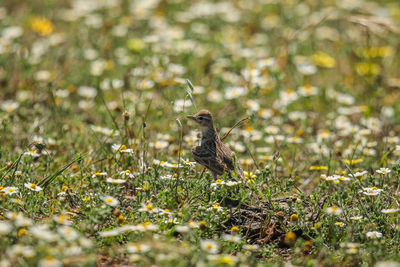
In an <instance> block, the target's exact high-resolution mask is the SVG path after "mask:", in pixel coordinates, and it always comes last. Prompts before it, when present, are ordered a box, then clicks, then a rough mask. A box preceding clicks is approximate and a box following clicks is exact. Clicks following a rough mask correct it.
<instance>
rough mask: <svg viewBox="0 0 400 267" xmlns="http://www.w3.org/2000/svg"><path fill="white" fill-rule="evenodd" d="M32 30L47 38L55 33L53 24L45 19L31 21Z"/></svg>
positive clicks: (38, 18)
mask: <svg viewBox="0 0 400 267" xmlns="http://www.w3.org/2000/svg"><path fill="white" fill-rule="evenodd" d="M30 26H31V29H32V30H33V31H34V32H36V33H38V34H39V35H42V36H47V35H50V34H52V33H53V31H54V25H53V23H52V22H51V21H50V20H48V19H46V18H44V17H34V18H33V19H32V20H31V21H30Z"/></svg>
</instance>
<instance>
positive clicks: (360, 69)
mask: <svg viewBox="0 0 400 267" xmlns="http://www.w3.org/2000/svg"><path fill="white" fill-rule="evenodd" d="M354 69H355V71H356V72H357V74H358V75H360V76H376V75H378V74H379V73H380V72H381V67H380V66H379V65H378V64H375V63H370V62H359V63H356V64H355V65H354Z"/></svg>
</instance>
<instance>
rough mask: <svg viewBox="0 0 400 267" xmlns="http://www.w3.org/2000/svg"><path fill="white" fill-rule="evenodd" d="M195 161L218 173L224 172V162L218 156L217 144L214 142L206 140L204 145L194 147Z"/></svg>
mask: <svg viewBox="0 0 400 267" xmlns="http://www.w3.org/2000/svg"><path fill="white" fill-rule="evenodd" d="M192 153H193V158H194V160H195V161H197V162H198V163H200V164H201V165H203V166H205V167H206V168H208V169H210V170H211V171H212V172H215V173H217V174H218V175H221V174H223V172H224V163H223V162H222V161H221V159H219V158H218V157H217V152H216V145H215V143H214V142H211V141H210V142H206V143H204V144H203V145H202V146H197V147H195V148H193V149H192Z"/></svg>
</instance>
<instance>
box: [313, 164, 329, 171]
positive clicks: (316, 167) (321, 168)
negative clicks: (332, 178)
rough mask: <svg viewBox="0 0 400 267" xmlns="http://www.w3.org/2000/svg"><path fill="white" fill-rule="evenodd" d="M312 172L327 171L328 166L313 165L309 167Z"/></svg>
mask: <svg viewBox="0 0 400 267" xmlns="http://www.w3.org/2000/svg"><path fill="white" fill-rule="evenodd" d="M313 170H317V171H320V170H325V171H326V170H328V166H321V165H315V166H311V167H310V171H313Z"/></svg>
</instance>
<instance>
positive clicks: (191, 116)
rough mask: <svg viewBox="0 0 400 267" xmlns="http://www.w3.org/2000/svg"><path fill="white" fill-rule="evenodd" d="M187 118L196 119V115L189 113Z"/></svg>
mask: <svg viewBox="0 0 400 267" xmlns="http://www.w3.org/2000/svg"><path fill="white" fill-rule="evenodd" d="M186 118H188V119H191V120H196V117H195V116H193V115H187V116H186Z"/></svg>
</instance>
